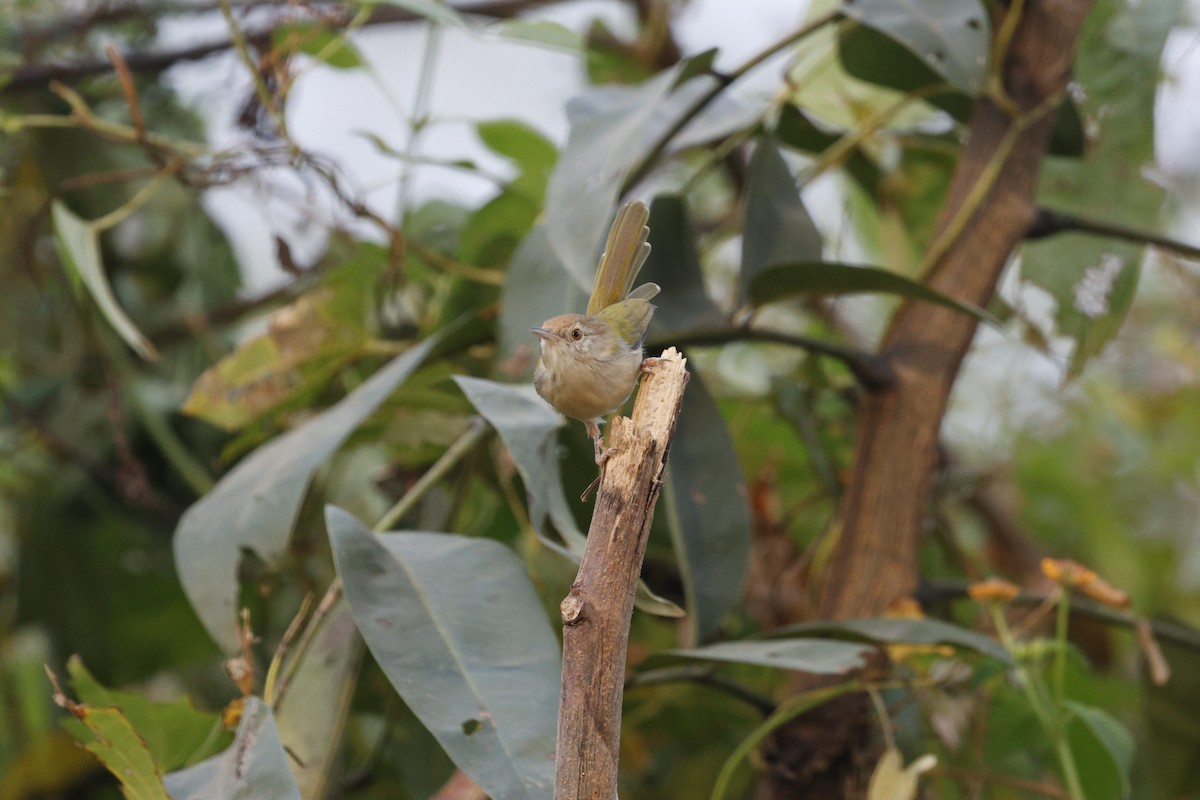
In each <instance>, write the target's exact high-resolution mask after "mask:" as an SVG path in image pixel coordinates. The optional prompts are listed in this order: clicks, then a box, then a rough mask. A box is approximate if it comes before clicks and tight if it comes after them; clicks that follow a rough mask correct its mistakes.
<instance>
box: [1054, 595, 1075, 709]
mask: <svg viewBox="0 0 1200 800" xmlns="http://www.w3.org/2000/svg"><path fill="white" fill-rule="evenodd" d="M1070 618H1071V590H1070V589H1068V588H1066V587H1065V586H1064V587H1063V592H1062V597H1061V598H1060V599H1059V601H1058V618H1057V621H1056V622H1055V626H1054V643H1055V650H1054V700H1055V702H1056V703H1058V707H1059V708H1062V705H1063V699H1064V697H1063V692H1064V690H1065V687H1066V685H1067V625H1068V624H1069V623H1070V621H1071V619H1070Z"/></svg>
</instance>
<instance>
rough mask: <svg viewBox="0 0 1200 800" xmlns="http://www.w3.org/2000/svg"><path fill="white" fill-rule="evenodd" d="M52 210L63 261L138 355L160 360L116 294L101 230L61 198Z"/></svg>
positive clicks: (147, 358) (149, 359)
mask: <svg viewBox="0 0 1200 800" xmlns="http://www.w3.org/2000/svg"><path fill="white" fill-rule="evenodd" d="M50 214H51V217H52V218H53V219H54V238H55V241H56V242H57V244H58V251H59V253H60V255H61V257H62V260H63V262H64V263H66V264H67V265H68V266H69V267H70V268H71V270H72V272H73V273H74V274H75V275H76V276H78V278H79V279H80V280H81V281H82V282H83V285H84V286H85V287H86V288H87V290H88V292H89V293H90V294H91V295H92V299H93V300H95V301H96V306H97V307H98V308H99V309H100V313H101V314H103V315H104V318H105V319H107V320H108V323H109V324H110V325H112V326H113V330H115V331H116V332H117V334H118V335H119V336H120V337H121V338H122V339H123V340H124V341H125V343H126V344H128V345H129V346H130V347H132V348H133V349H134V351H135V352H136V353H137V354H138V355H139V356H141V357H142V358H144V359H146V360H147V361H157V360H158V351H157V350H156V349H155V348H154V345H152V344H151V343H150V340H149V339H147V338H146V337H145V336H143V335H142V332H141V331H139V330H138V329H137V326H136V325H134V324H133V320H131V319H129V317H128V316H127V315H126V314H125V311H124V309H122V308H121V306H120V305H119V304H118V303H117V298H116V297H114V296H113V293H112V287H111V286H109V283H108V276H107V275H106V274H105V273H104V262H103V261H102V260H101V258H100V242H99V232H98V231H97V230H96V229H95V227H93V226H92V224H91V223H89V222H86V221H84V220H82V219H80V218H79V217H77V216H75V214H74V213H72V211H71V210H70V209H69V208H67V206H66V204H65V203H63V202H62V201H61V200H55V201H54V204H53V205H52V206H51V208H50Z"/></svg>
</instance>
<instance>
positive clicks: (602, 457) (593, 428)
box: [583, 420, 608, 467]
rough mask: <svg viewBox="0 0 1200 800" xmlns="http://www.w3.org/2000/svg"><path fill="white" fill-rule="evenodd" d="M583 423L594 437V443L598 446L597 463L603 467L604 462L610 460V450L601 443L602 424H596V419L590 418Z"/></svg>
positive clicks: (589, 434)
mask: <svg viewBox="0 0 1200 800" xmlns="http://www.w3.org/2000/svg"><path fill="white" fill-rule="evenodd" d="M583 424H584V425H585V426H587V432H588V436H591V437H592V444H593V445H595V448H596V464H597V466H601V467H603V466H604V462H605V461H608V450H606V449H605V448H604V447H603V446H602V445H601V444H600V426H599V425H597V424H596V422H595V420H588V421H586V422H584V423H583Z"/></svg>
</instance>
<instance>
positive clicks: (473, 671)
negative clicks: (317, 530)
mask: <svg viewBox="0 0 1200 800" xmlns="http://www.w3.org/2000/svg"><path fill="white" fill-rule="evenodd" d="M326 525H327V526H328V528H329V538H330V542H331V544H332V546H333V555H334V561H335V563H336V565H337V570H338V574H339V575H340V576H341V578H342V581H343V583H344V585H345V594H346V599H347V601H348V602H349V604H350V609H351V611H352V612H353V614H354V620H355V622H356V623H357V624H358V627H359V630H360V631H361V632H362V634H363V638H364V639H365V640H366V642H367V646H368V647H369V648H370V650H371V653H372V654H373V655H374V656H375V660H376V661H377V662H378V663H379V666H380V667H381V668H382V669H383V671H384V673H385V674H386V675H387V676H388V679H389V680H390V681H391V682H392V686H394V687H395V688H396V691H397V692H399V693H400V696H401V697H402V698H403V699H404V702H405V703H406V704H407V705H408V707H409V708H411V709H412V711H413V713H415V714H416V715H417V717H418V718H419V719H420V720H421V723H422V724H423V725H424V726H425V727H426V728H428V729H429V731H430V733H432V734H433V735H434V736H435V737H436V738H437V740H438V742H439V743H440V744H441V745H442V747H443V748H444V749H445V751H446V753H447V754H448V755H449V756H450V758H451V759H453V761H454V763H455V764H456V765H458V767H459V768H460V769H461V770H462V771H463V772H465V773H466V774H467V775H469V776H470V777H471V779H472V780H473V781H475V783H476V784H478V785H479V787H480V788H481V789H483V790H484V791H485V792H486V793H487V794H488V795H490V796H492V797H503V798H514V799H515V798H549V797H551V795H552V792H553V786H554V741H555V732H556V729H557V718H558V697H559V688H560V676H559V662H560V656H559V652H558V643H557V641H556V639H555V636H554V633H553V631H552V630H551V629H550V625H549V624H548V622H547V620H546V616H545V612H544V611H543V609H542V605H541V602H540V601H539V600H538V597H537V594H536V593H535V592H534V590H533V585H532V584H531V583H530V582H529V579H528V577H526V575H525V572H524V570H523V569H522V567H521V563H520V561H519V560H518V559H517V557H516V556H515V555H514V554H513V553H512V552H511V551H510V550H508V549H507V548H506V547H504V546H503V545H501V544H500V543H498V542H496V541H493V540H491V539H473V538H469V537H465V536H456V535H452V534H443V533H415V532H414V533H408V532H406V533H386V534H382V535H375V534H373V533H371V531H369V530H368V529H367V528H366V527H365V526H364V525H362V523H360V522H359V521H358V520H357V519H355V518H354V517H353V516H351V515H349V514H347V513H346V512H344V511H342V510H341V509H338V508H335V507H333V506H330V507H329V508H327V509H326Z"/></svg>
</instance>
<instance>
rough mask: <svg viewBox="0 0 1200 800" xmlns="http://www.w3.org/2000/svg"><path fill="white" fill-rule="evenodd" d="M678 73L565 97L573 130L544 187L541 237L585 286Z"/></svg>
mask: <svg viewBox="0 0 1200 800" xmlns="http://www.w3.org/2000/svg"><path fill="white" fill-rule="evenodd" d="M677 75H678V69H670V70H665V71H664V72H662V73H660V74H659V75H656V76H655V77H653V78H651V79H650V80H648V81H646V82H645V83H643V84H641V85H639V86H636V87H605V88H603V89H594V90H592V91H590V92H587V93H585V94H583V95H581V96H578V97H574V98H572V99H571V100H570V101H568V103H567V117H568V119H569V120H570V122H571V132H570V134H569V136H568V137H567V143H566V145H565V146H564V147H563V151H562V155H561V156H560V157H559V159H558V165H557V167H555V170H554V172H553V174H551V176H550V183H549V185H548V186H547V188H546V236H547V238H548V240H549V242H550V246H551V247H552V248H553V251H554V253H555V254H556V255H557V256H558V258H559V259H560V260H561V262H562V264H563V266H564V267H565V268H566V270H567V273H568V274H569V275H570V276H571V278H572V279H574V281H575V283H577V284H578V285H579V287H580V288H582V289H585V290H587V291H590V290H591V287H592V279H593V276H594V274H595V270H596V261H597V257H598V256H599V247H600V242H601V240H602V239H603V237H604V235H605V233H606V232H607V230H608V225H609V222H610V221H611V219H612V212H613V206H614V205H615V204H616V201H617V195H618V193H619V191H620V187H621V183H622V181H624V180H625V177H626V175H628V174H629V171H630V170H631V169H632V168H633V166H634V164H635V163H636V162H637V160H638V159H639V158H640V157H641V156H642V155H643V154H644V153H645V147H646V141H647V139H648V135H649V132H650V131H652V130H654V123H655V119H656V116H660V115H662V114H663V113H664V105H665V104H666V101H667V98H668V96H669V95H670V92H671V89H672V87H673V86H674V84H675V79H676V77H677ZM554 313H562V311H561V310H560V311H555V312H554Z"/></svg>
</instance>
